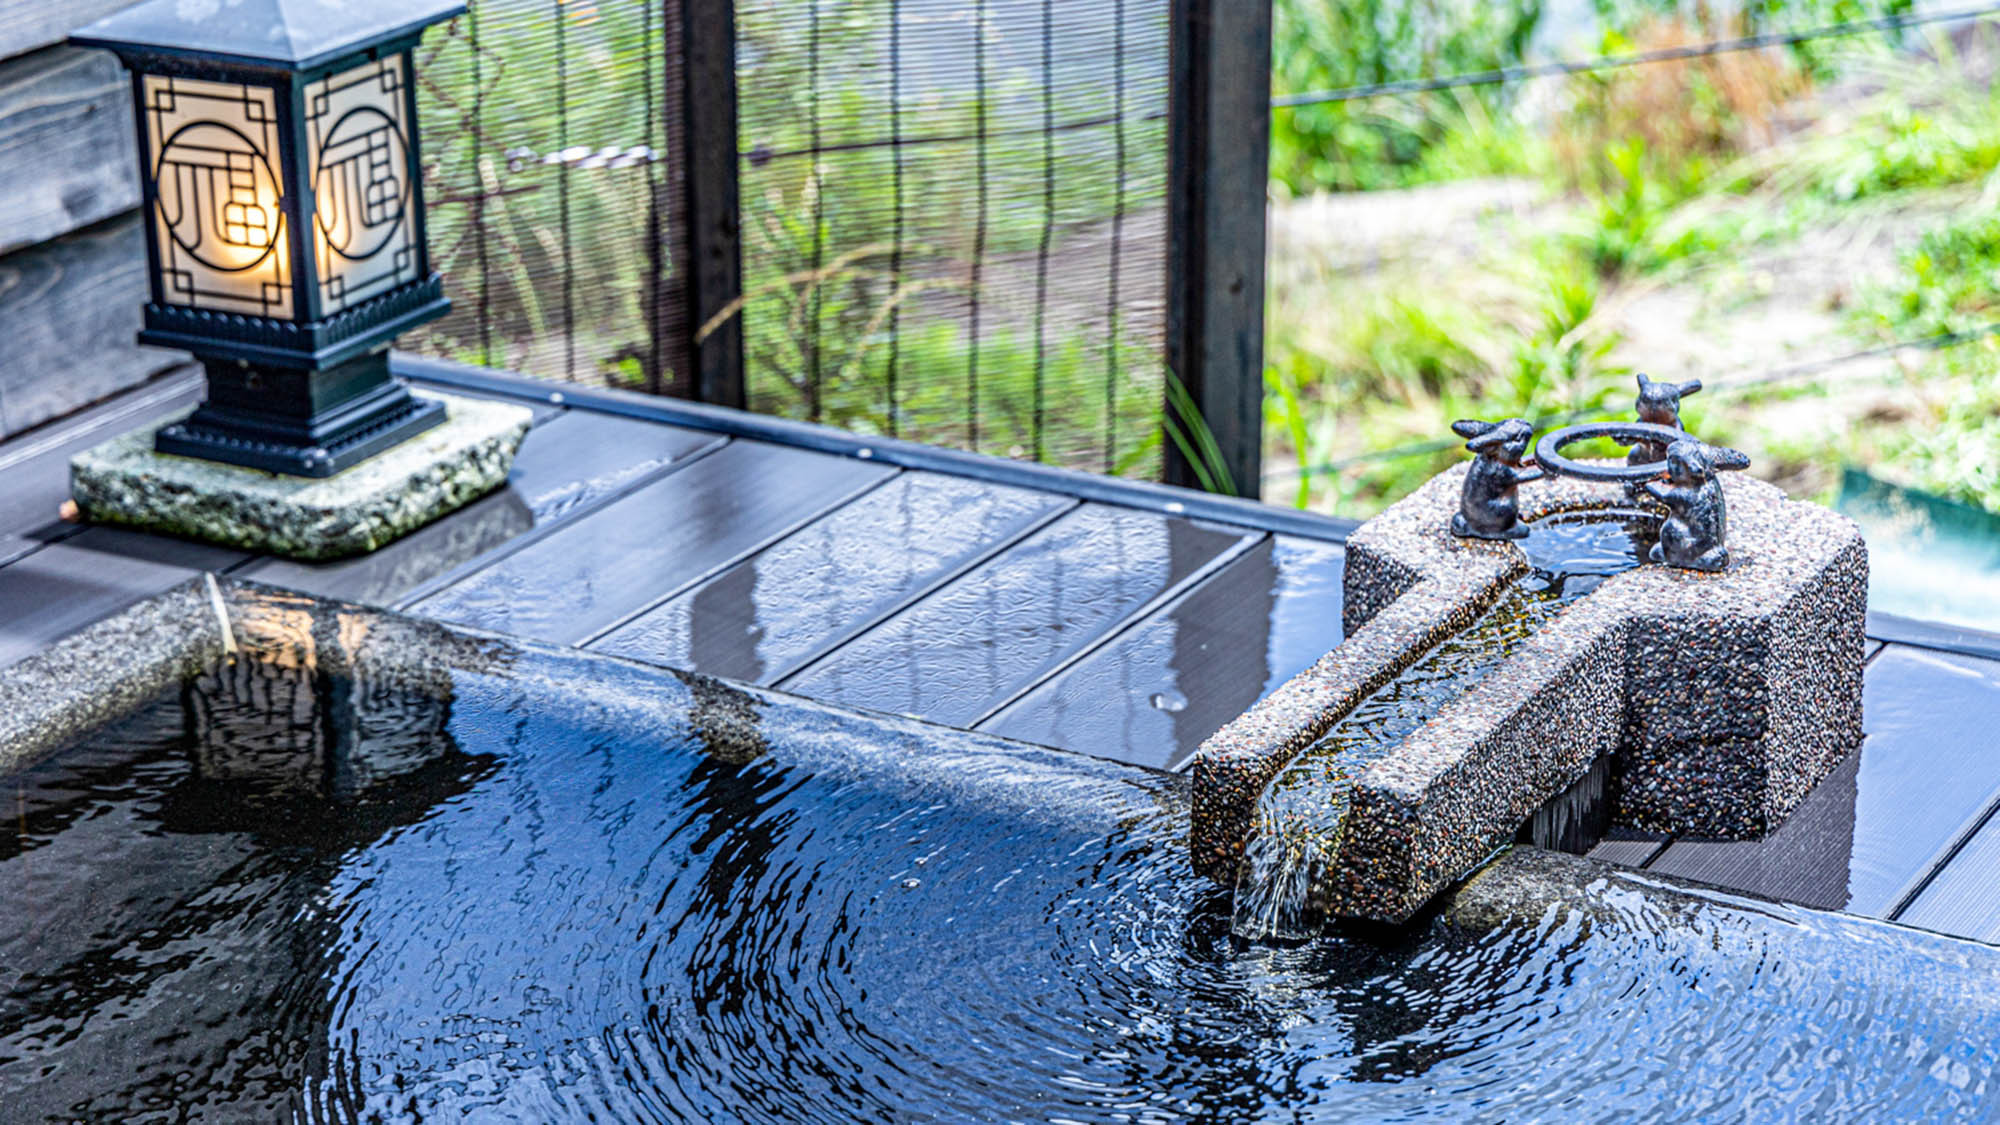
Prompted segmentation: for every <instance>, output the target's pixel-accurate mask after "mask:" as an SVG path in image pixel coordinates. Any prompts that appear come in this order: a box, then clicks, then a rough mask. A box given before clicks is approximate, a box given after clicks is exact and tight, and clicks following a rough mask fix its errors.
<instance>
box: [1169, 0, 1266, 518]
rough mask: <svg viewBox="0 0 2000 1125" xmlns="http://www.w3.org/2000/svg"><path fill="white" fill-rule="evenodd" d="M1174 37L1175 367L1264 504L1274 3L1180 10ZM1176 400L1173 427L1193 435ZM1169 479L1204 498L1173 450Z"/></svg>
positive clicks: (1180, 6)
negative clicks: (1266, 267) (1266, 255)
mask: <svg viewBox="0 0 2000 1125" xmlns="http://www.w3.org/2000/svg"><path fill="white" fill-rule="evenodd" d="M1171 13H1172V14H1171V24H1170V27H1169V31H1168V47H1167V49H1168V56H1169V59H1170V66H1171V70H1170V71H1169V75H1170V77H1169V80H1168V81H1169V88H1170V94H1169V98H1170V102H1171V113H1170V116H1169V121H1168V126H1167V130H1168V141H1167V288H1166V292H1167V310H1166V312H1167V315H1166V321H1167V367H1168V370H1169V371H1171V372H1172V373H1173V374H1174V375H1175V376H1177V377H1178V378H1179V379H1180V381H1181V384H1182V386H1184V387H1185V388H1186V389H1187V392H1188V395H1189V396H1190V397H1191V398H1192V399H1193V401H1194V404H1195V406H1196V407H1197V408H1198V409H1199V410H1200V413H1201V416H1202V420H1203V422H1204V423H1205V424H1206V426H1207V428H1208V431H1209V433H1211V434H1213V435H1214V438H1215V443H1216V446H1217V447H1218V449H1219V450H1220V452H1221V460H1222V468H1224V469H1226V470H1227V472H1228V476H1229V482H1230V484H1231V485H1232V486H1233V488H1234V491H1235V492H1236V493H1237V494H1238V495H1240V496H1251V497H1254V496H1256V495H1257V494H1258V485H1259V477H1260V476H1261V474H1262V439H1263V416H1264V222H1265V216H1264V211H1265V203H1264V201H1265V182H1266V179H1267V177H1268V176H1269V165H1270V146H1271V134H1270V129H1271V3H1270V0H1172V7H1171ZM1173 399H1174V396H1173V395H1172V394H1171V393H1169V396H1168V401H1167V403H1166V410H1167V412H1168V413H1167V418H1168V420H1169V421H1170V422H1175V423H1176V424H1179V425H1181V426H1182V432H1183V433H1186V432H1188V429H1189V427H1188V426H1187V424H1186V420H1184V419H1180V418H1178V411H1176V410H1175V408H1174V403H1173ZM1166 479H1167V482H1168V483H1170V484H1179V485H1187V486H1192V487H1199V485H1200V474H1199V473H1197V472H1196V471H1195V466H1194V465H1193V464H1192V463H1190V462H1189V460H1188V458H1187V457H1186V456H1184V455H1183V454H1182V453H1181V451H1180V449H1179V448H1177V447H1176V444H1175V443H1174V442H1173V441H1172V440H1168V441H1167V442H1166Z"/></svg>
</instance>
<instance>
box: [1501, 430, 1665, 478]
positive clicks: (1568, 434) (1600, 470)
mask: <svg viewBox="0 0 2000 1125" xmlns="http://www.w3.org/2000/svg"><path fill="white" fill-rule="evenodd" d="M1688 436H1689V435H1688V433H1687V431H1685V430H1680V429H1676V428H1674V427H1673V426H1662V425H1660V424H1658V423H1656V422H1583V423H1579V424H1578V425H1574V426H1564V427H1563V428H1562V429H1560V430H1550V431H1549V432H1548V433H1545V434H1543V435H1542V436H1541V440H1539V441H1537V442H1535V464H1537V465H1539V466H1541V468H1542V471H1544V472H1546V473H1549V474H1551V475H1553V476H1559V477H1574V478H1576V479H1577V480H1599V481H1628V482H1636V481H1642V480H1657V479H1659V477H1660V476H1661V475H1663V474H1664V473H1665V472H1666V471H1667V463H1666V462H1665V461H1643V462H1640V463H1639V464H1637V465H1586V464H1584V463H1583V462H1581V461H1572V460H1570V459H1569V458H1567V457H1564V456H1563V455H1562V448H1563V447H1564V446H1566V445H1574V444H1576V443H1577V442H1579V441H1588V440H1590V439H1591V438H1601V437H1608V438H1612V439H1614V440H1616V441H1619V442H1622V443H1624V444H1626V445H1637V444H1639V443H1640V442H1642V441H1648V442H1658V443H1659V444H1661V445H1672V444H1673V443H1674V442H1677V441H1682V440H1684V439H1686V438H1687V437H1688Z"/></svg>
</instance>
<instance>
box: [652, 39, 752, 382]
mask: <svg viewBox="0 0 2000 1125" xmlns="http://www.w3.org/2000/svg"><path fill="white" fill-rule="evenodd" d="M665 3H666V6H667V11H668V22H667V27H668V29H669V31H670V32H674V33H677V34H678V35H679V37H680V42H679V47H680V51H681V57H680V66H679V68H678V69H679V75H678V78H679V79H680V82H681V114H680V120H679V121H678V122H669V128H670V129H672V128H673V127H674V126H676V125H678V127H679V128H678V132H679V136H678V137H676V138H674V140H675V141H677V142H678V143H673V144H670V145H669V146H668V148H669V159H672V160H678V161H680V162H681V167H682V169H683V173H682V174H683V175H684V177H685V180H684V183H685V186H686V207H687V210H686V216H687V228H686V230H687V237H686V245H685V250H684V253H683V254H682V256H681V258H680V262H679V265H680V268H682V269H683V270H685V271H686V272H685V275H684V276H685V284H686V286H687V290H686V300H687V305H686V307H687V310H688V321H689V323H688V325H687V342H686V345H685V351H683V352H682V353H681V354H680V355H677V356H675V357H674V359H675V360H677V361H678V362H681V363H683V364H684V365H685V366H684V367H683V369H682V370H684V371H686V372H687V375H686V377H685V381H684V382H683V385H684V386H687V387H689V388H690V389H691V390H692V392H693V396H694V397H695V398H696V399H697V400H699V401H701V402H709V403H714V404H716V405H718V406H733V407H737V408H742V407H744V406H746V405H747V404H748V395H747V393H746V391H745V388H744V381H743V318H742V316H741V315H737V316H732V317H730V318H729V319H728V320H727V321H725V322H723V324H722V325H721V326H720V327H718V328H717V329H716V330H715V331H714V332H712V333H710V334H709V336H708V337H707V338H706V339H704V340H703V341H701V342H700V343H699V344H696V343H695V342H694V339H693V336H694V334H695V333H696V332H697V331H699V330H700V328H701V326H702V325H704V324H706V323H707V322H708V321H709V320H710V319H711V318H712V317H714V316H715V315H716V314H717V313H719V312H721V311H722V310H723V309H724V308H726V307H728V305H729V303H730V302H731V301H733V300H735V299H736V298H737V297H738V296H739V295H740V294H741V293H742V290H743V261H742V252H741V251H742V237H741V215H740V212H739V208H738V195H737V184H736V164H737V155H736V6H735V4H734V2H733V0H665ZM676 9H678V11H676ZM676 17H678V18H676ZM671 53H672V45H671V44H670V46H669V54H671ZM672 70H673V68H672V66H671V64H670V66H669V74H670V75H671V74H672ZM676 351H680V349H676Z"/></svg>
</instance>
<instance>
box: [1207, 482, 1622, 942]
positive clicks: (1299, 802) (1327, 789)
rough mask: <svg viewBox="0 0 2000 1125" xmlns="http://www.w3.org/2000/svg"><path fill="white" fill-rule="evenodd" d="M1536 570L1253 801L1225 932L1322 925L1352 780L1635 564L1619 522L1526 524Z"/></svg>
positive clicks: (1306, 933)
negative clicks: (1327, 880) (1322, 888)
mask: <svg viewBox="0 0 2000 1125" xmlns="http://www.w3.org/2000/svg"><path fill="white" fill-rule="evenodd" d="M1530 528H1531V530H1530V534H1529V536H1528V538H1527V539H1525V540H1523V541H1522V542H1521V546H1522V549H1523V550H1524V551H1525V552H1526V553H1527V555H1528V559H1529V562H1530V564H1531V566H1532V567H1533V569H1532V570H1530V571H1529V573H1528V574H1527V575H1525V576H1524V577H1522V578H1521V579H1520V580H1519V581H1517V582H1515V583H1514V584H1513V585H1511V586H1509V587H1508V588H1507V589H1506V591H1505V592H1503V593H1502V594H1501V596H1500V598H1499V600H1498V601H1496V602H1495V603H1494V604H1493V606H1492V607H1491V608H1489V609H1488V610H1487V611H1486V612H1485V613H1483V614H1481V615H1480V616H1479V617H1478V618H1476V619H1475V620H1474V621H1473V622H1472V624H1471V625H1468V626H1467V627H1466V628H1464V629H1463V630H1461V631H1459V632H1457V633H1455V634H1453V635H1452V636H1450V637H1448V638H1446V639H1445V640H1444V641H1442V642H1441V643H1439V644H1438V645H1437V646H1436V647H1435V648H1433V649H1431V650H1430V651H1429V652H1426V653H1425V654H1424V655H1423V656H1421V657H1419V658H1418V659H1417V661H1416V662H1415V663H1414V664H1412V665H1410V667H1409V668H1407V669H1405V670H1404V671H1403V672H1402V674H1401V675H1399V676H1397V677H1396V678H1395V679H1393V680H1391V681H1389V682H1388V683H1386V684H1384V685H1383V686H1382V687H1380V688H1378V689H1376V690H1375V691H1374V692H1372V693H1371V694H1369V695H1368V696H1366V697H1364V698H1363V699H1362V700H1361V702H1360V703H1357V704H1356V705H1355V706H1354V709H1353V710H1352V711H1350V712H1348V713H1347V715H1346V716H1345V717H1344V718H1342V719H1341V720H1340V721H1339V722H1337V723H1335V724H1334V725H1333V726H1332V727H1331V728H1329V729H1328V730H1327V732H1326V733H1325V734H1324V735H1321V736H1320V738H1319V740H1318V741H1316V742H1314V743H1313V744H1312V745H1311V746H1308V747H1306V749H1305V750H1303V751H1301V752H1300V753H1299V755H1298V757H1296V758H1294V759H1292V761H1291V762H1290V763H1289V764H1288V765H1286V766H1285V768H1284V769H1283V770H1282V771H1281V772H1280V773H1279V774H1278V776H1277V778H1276V779H1275V780H1273V781H1272V782H1271V784H1270V786H1269V787H1268V788H1266V789H1265V791H1264V794H1263V796H1262V797H1260V798H1259V799H1258V802H1257V812H1256V816H1255V819H1254V820H1253V821H1252V824H1251V829H1250V837H1249V839H1248V840H1247V841H1246V842H1245V844H1244V849H1243V862H1242V864H1241V865H1240V866H1239V868H1238V874H1237V883H1236V898H1235V906H1234V918H1233V920H1232V923H1231V929H1232V930H1233V931H1234V932H1235V934H1236V936H1237V937H1239V938H1242V939H1244V940H1246V941H1281V942H1291V941H1303V940H1305V939H1307V938H1309V937H1312V936H1313V935H1314V934H1316V933H1318V932H1319V931H1320V929H1321V928H1322V926H1323V925H1324V924H1325V909H1324V904H1323V903H1320V902H1317V901H1315V897H1314V889H1315V888H1316V887H1317V886H1319V882H1320V880H1319V876H1320V873H1321V872H1322V871H1323V870H1324V868H1325V865H1326V862H1327V860H1328V857H1329V856H1330V854H1331V852H1332V845H1333V844H1335V843H1336V842H1337V841H1338V839H1339V832H1340V827H1341V823H1342V821H1343V820H1344V819H1345V817H1346V815H1347V795H1348V792H1349V790H1350V788H1351V786H1352V783H1353V780H1354V778H1356V777H1358V776H1359V775H1360V773H1361V771H1362V770H1364V769H1366V768H1368V766H1369V764H1370V763H1373V762H1375V761H1376V760H1378V759H1380V758H1381V757H1383V756H1384V755H1386V754H1388V753H1389V752H1390V751H1391V750H1394V749H1395V748H1396V747H1397V746H1398V745H1399V744H1401V743H1402V741H1403V739H1405V738H1407V737H1409V735H1410V734H1411V733H1412V732H1414V731H1415V730H1416V729H1417V728H1418V727H1420V726H1422V725H1423V724H1424V723H1425V722H1427V721H1429V720H1430V718H1431V716H1433V715H1435V714H1437V713H1438V711H1439V710H1441V709H1442V708H1443V707H1444V706H1445V704H1447V703H1449V702H1451V701H1452V700H1453V699H1456V698H1457V697H1458V696H1460V695H1462V694H1463V693H1464V692H1465V691H1466V690H1467V689H1468V688H1470V687H1471V686H1472V685H1473V684H1476V683H1478V682H1479V681H1480V680H1482V679H1484V678H1485V677H1486V676H1488V675H1489V674H1491V673H1492V672H1493V670H1494V669H1496V668H1498V667H1499V666H1500V665H1501V663H1503V662H1504V661H1505V660H1506V659H1507V658H1508V657H1509V656H1511V655H1512V654H1513V653H1514V652H1515V651H1516V650H1518V649H1519V648H1520V647H1521V645H1523V644H1524V643H1526V642H1527V640H1528V638H1529V637H1531V636H1533V635H1534V633H1535V631H1536V630H1538V629H1539V628H1541V626H1542V625H1543V624H1544V623H1545V622H1547V621H1548V620H1549V619H1551V618H1553V617H1554V616H1555V615H1556V614H1557V613H1559V612H1561V611H1562V608H1563V607H1564V606H1566V605H1568V604H1569V603H1570V602H1573V601H1575V600H1577V599H1578V598H1581V597H1583V596H1584V595H1585V594H1587V593H1589V592H1590V591H1591V590H1594V589H1596V588H1597V586H1598V585H1599V584H1600V583H1602V582H1603V581H1604V579H1606V578H1608V577H1610V576H1611V575H1613V574H1616V573H1618V572H1619V571H1622V570H1629V569H1631V568H1632V567H1635V566H1637V565H1638V559H1639V555H1638V547H1637V544H1636V543H1635V541H1634V538H1633V536H1632V534H1631V532H1629V531H1628V530H1627V525H1626V524H1625V522H1624V521H1622V520H1617V519H1604V518H1597V519H1589V520H1574V519H1573V520H1568V521H1562V522H1547V521H1545V522H1541V523H1536V524H1532V525H1530Z"/></svg>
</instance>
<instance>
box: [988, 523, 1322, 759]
mask: <svg viewBox="0 0 2000 1125" xmlns="http://www.w3.org/2000/svg"><path fill="white" fill-rule="evenodd" d="M1345 558H1346V554H1345V552H1344V551H1343V550H1342V548H1341V547H1340V546H1339V545H1337V544H1333V543H1325V542H1315V541H1312V540H1306V539H1297V538H1294V537H1292V536H1283V535H1281V536H1274V537H1271V538H1268V539H1265V540H1263V541H1261V542H1259V543H1258V544H1257V545H1256V546H1254V547H1252V548H1251V549H1250V550H1248V551H1246V552H1244V553H1243V554H1242V555H1241V556H1239V557H1238V558H1236V559H1235V560H1234V561H1232V562H1230V563H1229V565H1227V566H1225V567H1223V568H1222V569H1221V570H1218V571H1217V572H1216V573H1214V574H1212V575H1210V576H1209V577H1208V578H1207V579H1205V580H1204V581H1202V582H1201V583H1200V584H1199V585H1198V586H1195V587H1193V588H1192V589H1190V590H1188V591H1187V592H1185V593H1183V594H1182V595H1181V596H1180V597H1178V598H1176V599H1175V600H1174V601H1173V602H1171V603H1170V604H1168V605H1166V606H1164V607H1162V608H1161V609H1160V610H1159V611H1157V612H1155V613H1153V614H1152V615H1151V616H1148V617H1146V618H1144V619H1143V620H1140V621H1139V622H1137V623H1135V624H1134V625H1132V626H1131V627H1130V628H1129V629H1126V630H1125V631H1123V632H1121V633H1119V634H1118V635H1117V636H1115V637H1112V638H1110V639H1109V640H1108V641H1107V642H1106V643H1105V644H1104V645H1103V646H1102V647H1100V648H1098V649H1096V650H1095V651H1093V652H1091V653H1090V654H1089V655H1087V656H1085V657H1084V658H1083V659H1082V660H1079V661H1078V662H1077V663H1076V664H1074V665H1073V666H1071V667H1070V668H1069V669H1068V670H1066V671H1064V672H1063V673H1061V674H1060V675H1058V676H1054V677H1052V678H1050V679H1049V680H1047V681H1045V682H1043V683H1042V684H1040V685H1039V686H1037V687H1036V688H1034V689H1033V690H1032V691H1030V692H1028V693H1027V694H1026V695H1024V696H1022V697H1021V698H1020V699H1019V700H1018V701H1016V702H1015V703H1013V704H1011V705H1009V706H1008V707H1007V708H1006V709H1004V710H1002V711H1001V712H1000V713H998V714H996V715H994V716H993V717H992V718H990V719H988V720H987V721H986V722H984V723H981V724H980V725H979V729H980V730H983V731H990V732H992V733H994V734H1000V735H1005V736H1006V737H1008V738H1017V739H1021V740H1023V741H1026V742H1039V743H1041V744H1043V745H1045V746H1055V747H1059V748H1062V749H1065V750H1076V751H1079V752H1082V753H1086V754H1094V755H1097V756H1099V757H1107V758H1116V759H1118V760H1121V761H1127V762H1132V763H1134V764H1136V765H1143V766H1150V767H1152V768H1155V769H1177V768H1179V767H1180V766H1182V765H1183V764H1185V763H1186V762H1187V761H1188V759H1189V758H1190V757H1191V756H1192V755H1193V754H1194V751H1195V748H1196V747H1198V746H1200V745H1201V741H1202V739H1204V738H1207V737H1208V736H1209V735H1211V734H1213V733H1215V732H1216V731H1217V730H1219V729H1221V727H1222V725H1223V724H1224V723H1227V722H1228V721H1229V720H1231V719H1233V718H1235V717H1236V716H1237V715H1239V714H1242V713H1243V711H1245V710H1246V709H1248V708H1249V707H1250V706H1251V705H1252V704H1254V703H1256V702H1257V701H1258V700H1259V699H1262V698H1263V697H1264V696H1265V695H1267V694H1269V693H1270V692H1271V691H1272V690H1273V689H1275V688H1276V687H1277V686H1278V685H1280V684H1282V683H1284V682H1285V681H1286V680H1288V679H1290V678H1291V677H1292V675H1294V674H1295V673H1297V672H1298V671H1300V670H1301V669H1303V668H1305V667H1306V666H1307V665H1310V664H1311V663H1312V662H1313V661H1315V660H1318V659H1319V658H1320V657H1321V656H1324V655H1325V654H1326V653H1327V652H1328V651H1329V650H1331V649H1332V648H1333V647H1334V646H1335V645H1337V644H1339V643H1340V638H1341V632H1340V604H1341V575H1342V570H1343V564H1344V561H1345Z"/></svg>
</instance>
